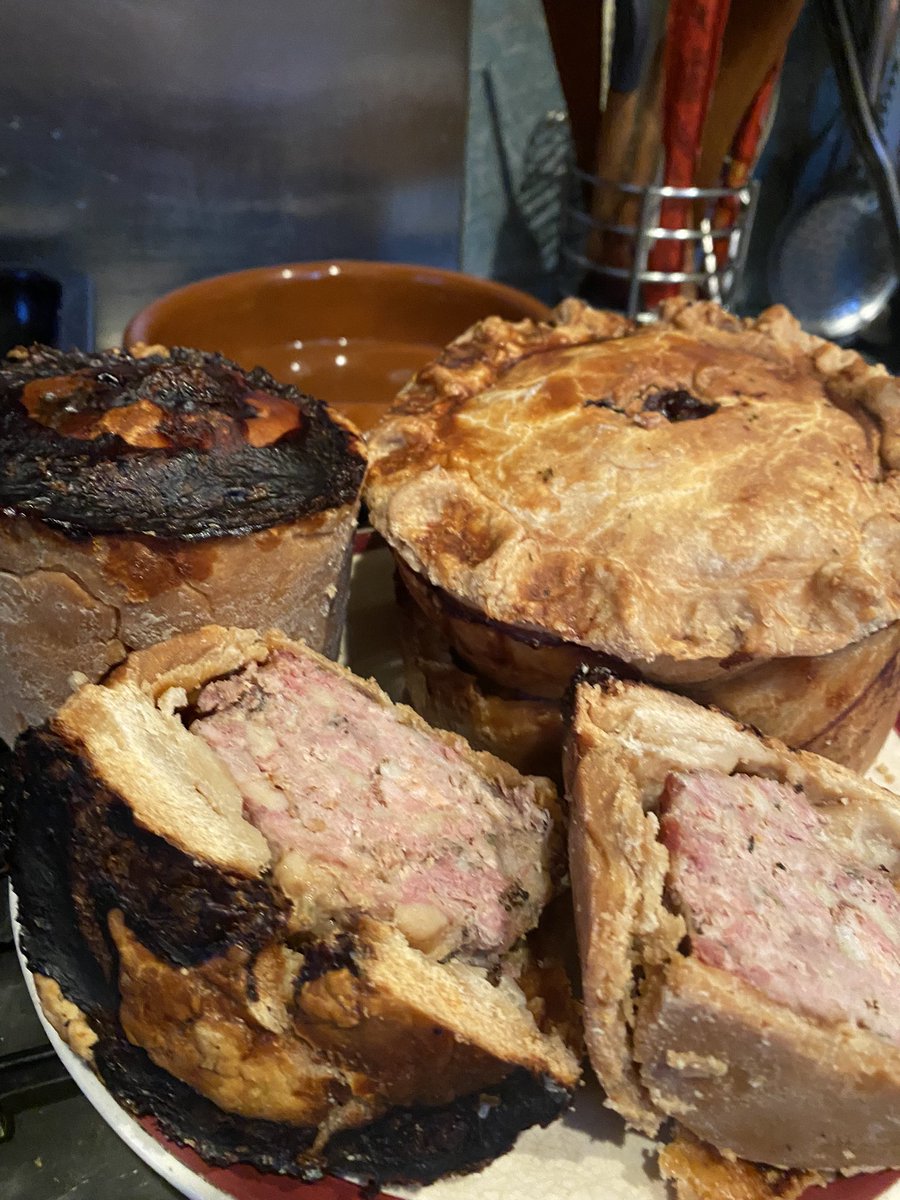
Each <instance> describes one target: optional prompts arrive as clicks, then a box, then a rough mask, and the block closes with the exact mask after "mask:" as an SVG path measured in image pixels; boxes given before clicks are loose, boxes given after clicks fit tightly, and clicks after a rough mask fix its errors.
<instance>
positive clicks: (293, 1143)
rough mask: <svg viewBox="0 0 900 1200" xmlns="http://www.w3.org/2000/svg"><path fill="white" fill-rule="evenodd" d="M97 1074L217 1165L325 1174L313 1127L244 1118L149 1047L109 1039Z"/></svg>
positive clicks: (97, 1050) (101, 1047) (131, 1105)
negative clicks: (316, 1158) (178, 1074)
mask: <svg viewBox="0 0 900 1200" xmlns="http://www.w3.org/2000/svg"><path fill="white" fill-rule="evenodd" d="M94 1065H95V1066H96V1068H97V1073H98V1075H99V1076H100V1078H101V1079H102V1080H103V1082H104V1084H105V1085H106V1086H107V1088H109V1090H110V1092H111V1093H112V1095H113V1096H115V1098H116V1099H117V1100H118V1101H119V1103H120V1104H122V1105H123V1106H124V1107H125V1108H127V1109H130V1110H131V1112H133V1113H135V1115H137V1116H139V1117H147V1116H150V1117H153V1118H155V1120H156V1122H157V1124H158V1125H159V1127H160V1129H161V1130H162V1131H163V1133H164V1134H165V1135H166V1136H167V1137H169V1138H171V1139H172V1140H173V1141H175V1142H179V1143H180V1144H181V1145H183V1146H191V1147H192V1148H193V1149H194V1150H196V1151H197V1153H198V1154H199V1155H200V1156H201V1158H204V1159H205V1160H206V1161H207V1162H208V1163H211V1164H212V1165H213V1166H229V1165H231V1164H232V1163H238V1162H246V1163H252V1164H253V1166H255V1167H258V1168H259V1169H260V1170H261V1171H277V1172H278V1173H279V1174H282V1175H297V1176H300V1177H301V1178H305V1179H318V1178H321V1176H322V1174H323V1172H322V1169H321V1167H318V1166H316V1165H315V1164H313V1163H311V1162H309V1160H308V1159H307V1158H306V1157H305V1156H306V1154H307V1151H308V1150H309V1148H310V1146H311V1145H312V1143H313V1140H314V1139H315V1136H316V1132H317V1131H316V1129H315V1128H314V1127H312V1126H309V1125H302V1126H296V1125H286V1124H279V1123H277V1122H275V1121H261V1120H258V1119H251V1118H248V1117H238V1116H235V1115H233V1114H232V1113H227V1112H225V1111H224V1110H223V1109H221V1108H218V1107H217V1106H216V1105H215V1104H213V1103H212V1101H211V1100H207V1099H206V1097H205V1096H201V1095H200V1093H199V1092H197V1091H195V1090H194V1089H193V1088H192V1087H189V1086H188V1085H187V1084H186V1083H182V1082H181V1080H180V1079H176V1078H175V1077H174V1076H173V1075H170V1074H169V1073H168V1072H167V1071H163V1070H162V1069H161V1068H159V1067H157V1066H155V1064H154V1063H152V1062H151V1061H150V1058H149V1057H148V1055H147V1053H146V1051H144V1050H141V1049H140V1048H139V1047H138V1046H133V1045H132V1044H131V1043H130V1042H129V1041H127V1040H126V1039H125V1038H124V1037H122V1036H118V1037H107V1038H104V1039H102V1040H101V1041H100V1042H98V1043H97V1045H96V1046H95V1047H94Z"/></svg>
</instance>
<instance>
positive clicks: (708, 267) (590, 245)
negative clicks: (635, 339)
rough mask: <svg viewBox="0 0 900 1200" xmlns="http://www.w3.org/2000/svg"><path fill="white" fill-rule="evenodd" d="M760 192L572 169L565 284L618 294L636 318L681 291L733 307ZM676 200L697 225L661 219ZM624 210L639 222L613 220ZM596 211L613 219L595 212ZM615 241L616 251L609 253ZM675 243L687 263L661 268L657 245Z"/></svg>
mask: <svg viewBox="0 0 900 1200" xmlns="http://www.w3.org/2000/svg"><path fill="white" fill-rule="evenodd" d="M758 190H759V185H758V183H757V182H756V181H755V180H748V181H747V183H745V184H744V185H743V186H741V187H737V188H727V187H715V188H698V187H689V188H675V187H665V186H661V185H660V186H654V185H647V186H640V185H637V184H630V183H614V182H612V181H610V180H606V179H599V178H598V177H596V176H594V175H589V174H587V173H586V172H584V171H580V170H578V169H577V168H573V170H572V172H571V174H570V182H569V187H568V188H567V194H566V196H565V197H564V202H563V205H562V220H561V227H560V247H559V276H560V285H561V290H562V291H563V292H564V293H569V292H573V291H579V292H581V293H582V294H587V295H589V296H590V297H591V298H592V299H593V298H594V294H599V295H601V296H602V295H603V294H609V295H610V296H614V297H616V298H617V299H618V303H616V304H615V305H614V307H618V308H621V309H622V310H623V311H624V312H625V313H626V315H628V316H629V317H632V318H633V319H636V320H638V321H650V320H653V317H654V315H655V314H654V312H653V311H652V310H653V308H654V307H655V300H653V296H654V292H656V293H659V292H661V291H662V292H666V291H668V292H669V293H672V292H673V291H675V290H677V291H678V292H681V293H685V294H690V295H694V296H701V297H703V298H705V299H708V300H715V301H717V302H718V303H719V304H722V305H724V306H726V307H727V306H728V304H729V302H730V301H731V299H732V297H733V296H734V293H735V290H736V288H737V285H738V283H739V281H740V278H741V274H742V272H743V269H744V264H745V262H746V259H747V249H748V245H749V241H750V231H751V229H752V226H753V216H754V212H755V208H756V198H757V194H758ZM585 197H592V198H593V212H591V211H587V210H586V206H585V203H584V198H585ZM671 200H674V201H680V202H681V207H682V208H683V209H686V210H687V211H688V212H689V213H690V214H691V220H692V222H693V223H692V224H690V225H684V226H682V227H680V228H674V229H668V228H665V227H664V226H663V225H662V223H661V216H662V213H663V211H664V210H663V206H664V204H665V202H666V201H671ZM622 210H625V211H626V212H628V211H631V212H635V210H636V215H635V219H634V223H631V222H630V221H629V220H627V219H626V220H625V221H621V220H617V219H616V218H615V214H616V213H617V212H618V213H621V211H622ZM598 211H602V212H610V213H612V214H614V215H613V218H612V219H603V218H601V217H598V216H596V215H594V213H596V212H598ZM611 241H612V243H614V245H615V247H616V250H617V253H615V254H614V255H610V256H607V254H606V253H605V252H604V251H605V249H606V250H608V248H609V247H610V244H611ZM673 241H674V242H677V243H681V244H682V245H683V246H684V249H685V252H684V256H683V257H684V269H682V270H679V271H671V270H655V269H654V268H653V257H654V253H653V252H654V248H655V247H656V246H658V245H659V244H661V243H671V242H673ZM610 259H614V261H610ZM672 285H674V286H672Z"/></svg>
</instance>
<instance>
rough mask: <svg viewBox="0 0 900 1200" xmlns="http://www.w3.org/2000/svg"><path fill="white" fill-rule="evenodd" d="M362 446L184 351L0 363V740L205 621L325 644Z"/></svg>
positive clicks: (288, 396) (342, 590)
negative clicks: (133, 656)
mask: <svg viewBox="0 0 900 1200" xmlns="http://www.w3.org/2000/svg"><path fill="white" fill-rule="evenodd" d="M364 469H365V457H364V452H363V448H362V445H361V442H360V440H359V438H358V437H357V435H356V433H355V431H354V430H353V428H352V426H350V425H349V424H348V423H347V422H345V421H344V420H343V418H341V417H340V416H338V415H336V414H334V413H332V412H330V411H329V410H328V409H327V408H326V407H325V406H324V405H323V404H322V403H320V402H319V401H317V400H312V399H310V398H309V397H308V396H303V395H302V394H301V393H299V392H298V391H297V390H296V389H294V388H291V387H285V386H283V385H281V384H278V383H276V382H275V380H273V379H272V378H271V377H270V376H269V375H267V374H266V373H265V372H264V371H262V370H255V371H250V372H246V371H244V370H242V369H241V368H239V367H237V366H236V365H235V364H234V363H231V362H228V361H227V360H226V359H224V358H221V357H219V356H218V355H213V354H203V353H200V352H198V351H195V350H183V349H172V350H166V349H164V348H163V347H159V346H155V347H145V348H144V349H143V350H142V351H140V352H138V351H135V352H133V353H125V352H124V351H117V350H108V351H104V352H102V353H99V354H83V353H80V352H77V351H72V352H68V353H61V352H59V351H57V350H50V349H47V348H42V347H34V348H32V349H31V350H21V351H15V352H13V354H12V356H11V357H10V358H9V359H8V360H7V361H6V363H5V364H3V365H2V366H0V677H2V679H3V682H4V687H3V691H2V695H0V738H2V739H3V740H5V741H6V742H8V743H10V744H12V742H13V741H14V740H15V737H16V735H17V734H18V733H20V732H21V731H22V730H23V729H24V728H26V727H27V726H28V725H34V724H39V723H40V722H41V721H43V720H44V719H45V718H46V717H47V716H49V714H50V713H51V712H53V711H54V710H55V709H56V708H58V707H59V705H60V704H61V703H62V702H63V700H64V699H65V698H66V696H67V695H68V693H69V690H70V677H71V675H72V673H73V672H79V673H80V674H82V675H85V676H87V677H88V678H89V679H91V680H97V679H99V678H100V677H101V676H103V675H104V674H105V672H106V671H107V670H108V669H109V668H110V666H112V665H113V664H115V663H117V662H120V661H121V660H122V659H123V658H124V657H125V655H126V654H127V653H128V651H129V650H131V649H134V648H136V647H142V646H147V645H150V644H152V643H153V642H157V641H160V640H161V639H163V638H166V637H169V636H171V634H173V633H177V632H180V631H182V630H186V629H195V628H197V627H199V626H200V625H203V624H206V623H208V622H209V621H210V620H217V621H220V622H224V623H226V624H253V625H258V626H261V627H263V628H265V627H268V626H269V625H274V626H277V627H279V628H281V629H284V630H286V631H287V633H288V634H289V635H290V636H294V637H301V638H303V639H304V640H306V641H308V642H309V643H310V644H311V645H312V646H314V647H315V648H317V649H319V650H323V651H324V652H326V653H328V654H333V653H336V651H337V646H338V642H339V639H340V631H341V627H342V625H343V619H344V610H345V603H346V592H347V584H348V573H349V551H350V547H351V540H352V534H353V530H354V525H355V520H356V512H357V506H358V496H359V489H360V485H361V482H362V476H363V471H364Z"/></svg>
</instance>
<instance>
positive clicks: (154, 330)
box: [123, 262, 549, 429]
mask: <svg viewBox="0 0 900 1200" xmlns="http://www.w3.org/2000/svg"><path fill="white" fill-rule="evenodd" d="M548 311H549V310H548V309H547V307H546V305H544V304H542V303H541V302H540V301H539V300H536V299H535V298H534V297H533V296H529V295H527V294H526V293H525V292H519V291H516V290H514V289H513V288H508V287H505V286H504V285H503V284H499V283H493V282H491V281H489V280H485V279H477V278H475V277H474V276H472V275H461V274H458V273H457V272H455V271H442V270H438V269H437V268H434V267H417V266H405V265H401V264H398V263H375V262H314V263H294V264H292V265H288V266H278V267H257V268H254V269H253V270H250V271H237V272H235V273H234V274H232V275H219V276H216V277H215V278H213V279H204V280H201V281H200V282H199V283H192V284H189V285H188V286H187V287H183V288H179V290H178V291H176V292H170V293H169V294H168V295H167V296H162V297H161V298H160V299H159V300H155V301H154V302H153V303H152V304H150V305H148V307H147V308H145V309H143V310H142V311H141V312H139V313H138V314H137V316H136V317H133V318H132V320H131V321H130V322H129V323H128V326H127V328H126V330H125V336H124V339H123V340H124V344H125V345H126V346H131V345H133V344H134V343H135V342H149V343H153V342H161V343H163V344H164V345H169V346H192V347H194V348H195V349H198V350H216V351H219V352H220V353H222V354H225V355H227V356H228V357H229V358H233V359H234V360H235V361H236V362H238V363H240V364H241V366H243V367H254V366H263V367H265V368H266V369H267V370H268V371H270V372H271V373H272V374H273V375H274V376H275V378H276V379H279V380H282V381H284V382H287V383H294V384H296V385H297V387H299V388H301V390H303V391H305V392H308V393H310V394H311V395H313V396H318V397H319V398H320V399H322V400H327V401H329V402H330V403H332V404H334V405H335V406H336V407H338V408H340V409H341V410H342V411H343V412H345V413H346V414H347V415H348V416H349V417H350V418H351V420H353V421H355V422H356V423H357V424H358V425H359V426H360V428H362V429H368V428H370V427H371V426H372V425H373V424H374V423H375V421H376V420H377V419H378V417H379V416H380V414H381V412H382V411H383V410H384V408H385V407H386V405H387V404H389V403H390V401H391V400H392V399H393V398H394V396H395V395H396V394H397V392H398V391H399V390H400V388H401V387H402V386H403V384H404V383H405V382H406V380H407V379H408V378H409V376H410V375H411V374H412V372H413V371H415V370H417V369H418V368H419V367H421V366H423V365H424V364H425V363H426V362H428V360H429V359H431V358H433V357H434V356H435V354H436V353H437V352H438V351H439V350H440V349H441V347H443V346H445V345H446V344H447V342H450V341H452V340H453V338H455V337H456V336H457V335H458V334H460V333H462V332H463V330H464V329H466V328H468V326H469V325H471V324H473V323H474V322H475V321H478V320H480V319H481V318H482V317H487V316H491V315H496V316H500V317H505V318H507V319H509V320H520V319H521V318H522V317H533V318H537V319H541V318H543V317H546V316H547V313H548Z"/></svg>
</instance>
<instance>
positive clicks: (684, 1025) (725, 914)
mask: <svg viewBox="0 0 900 1200" xmlns="http://www.w3.org/2000/svg"><path fill="white" fill-rule="evenodd" d="M599 674H600V676H602V677H601V678H598V679H597V681H596V682H591V681H590V676H589V678H588V681H587V682H582V683H580V684H579V685H578V686H577V688H576V692H575V700H574V713H573V719H572V727H571V731H570V734H569V738H568V743H567V753H566V781H567V787H568V790H569V794H570V798H571V802H572V817H571V830H570V863H571V870H572V888H573V895H574V900H575V912H576V926H577V931H578V941H579V947H580V953H581V959H582V972H583V981H584V1004H585V1027H586V1039H587V1044H588V1049H589V1053H590V1056H591V1061H592V1063H593V1065H594V1068H595V1070H596V1072H597V1074H598V1076H599V1077H600V1080H601V1082H602V1084H603V1086H604V1088H605V1090H606V1093H607V1096H608V1103H609V1104H610V1105H611V1106H612V1107H613V1108H615V1109H616V1110H617V1111H618V1112H620V1113H621V1114H622V1115H623V1116H624V1117H625V1118H626V1120H627V1121H628V1122H629V1123H630V1124H632V1125H633V1126H634V1127H636V1128H638V1129H640V1130H643V1131H644V1132H645V1133H648V1134H650V1135H654V1134H656V1133H658V1131H659V1130H660V1127H661V1125H662V1123H663V1122H664V1121H665V1120H666V1119H667V1118H673V1119H674V1121H675V1122H676V1123H677V1125H679V1126H681V1127H682V1128H683V1129H684V1130H686V1131H687V1134H688V1135H690V1136H693V1138H696V1139H700V1141H701V1142H703V1143H707V1144H708V1145H710V1146H712V1147H715V1148H716V1149H717V1150H718V1151H719V1152H720V1154H721V1155H723V1156H724V1159H725V1160H726V1161H727V1160H733V1159H734V1157H735V1156H738V1157H739V1158H741V1159H746V1160H749V1161H750V1162H752V1163H759V1164H767V1166H769V1167H775V1168H780V1169H783V1170H788V1171H800V1172H809V1171H812V1172H819V1173H822V1174H830V1173H835V1172H841V1173H847V1174H854V1173H857V1172H862V1171H876V1170H879V1169H881V1168H885V1167H900V1002H898V996H900V889H898V882H900V799H898V798H897V797H896V796H894V795H893V793H890V792H886V791H884V790H883V789H882V788H879V787H877V786H875V785H874V784H872V783H869V782H867V781H866V780H864V779H862V778H860V777H859V776H857V775H855V774H853V773H852V772H851V771H849V770H848V769H846V768H845V767H842V766H839V765H837V764H835V763H833V762H831V761H829V760H828V759H825V758H821V757H819V756H817V755H813V754H808V753H804V752H799V751H790V750H788V749H787V748H786V747H784V746H783V745H782V744H781V743H779V742H777V741H775V740H774V739H767V738H763V737H761V736H759V735H758V734H756V733H755V732H753V731H751V730H749V729H748V728H747V727H745V726H742V725H740V724H738V723H737V722H735V721H734V720H732V719H731V718H730V717H728V716H726V715H725V714H723V713H720V712H717V711H714V710H709V709H704V708H702V707H700V706H699V705H697V704H695V703H694V702H693V701H691V700H688V699H686V698H684V697H682V696H677V695H673V694H671V693H666V692H662V691H660V690H657V689H654V688H651V687H648V686H646V685H644V684H639V683H634V682H625V681H621V680H617V679H615V678H613V677H612V676H610V675H609V673H605V676H604V675H603V673H599ZM690 1136H688V1138H687V1140H686V1141H685V1140H684V1139H682V1142H681V1144H680V1145H676V1147H674V1148H672V1149H670V1150H669V1151H667V1154H666V1157H664V1159H663V1166H664V1169H666V1170H668V1171H669V1172H670V1173H671V1174H673V1175H677V1176H681V1177H683V1176H685V1175H686V1174H691V1173H692V1172H694V1171H695V1169H696V1168H697V1165H698V1161H699V1160H698V1155H697V1154H696V1153H695V1152H694V1151H692V1150H691V1146H692V1144H693V1143H692V1142H691V1140H690ZM701 1165H702V1164H701ZM742 1169H743V1168H742ZM704 1171H705V1168H704V1169H703V1170H700V1171H699V1172H698V1174H699V1175H700V1176H701V1177H702V1175H703V1173H704ZM695 1190H696V1188H695ZM685 1194H688V1195H693V1194H694V1193H693V1191H691V1190H687V1189H686V1190H685ZM710 1194H713V1195H715V1194H717V1193H715V1192H712V1193H710ZM778 1194H780V1193H778Z"/></svg>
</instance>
